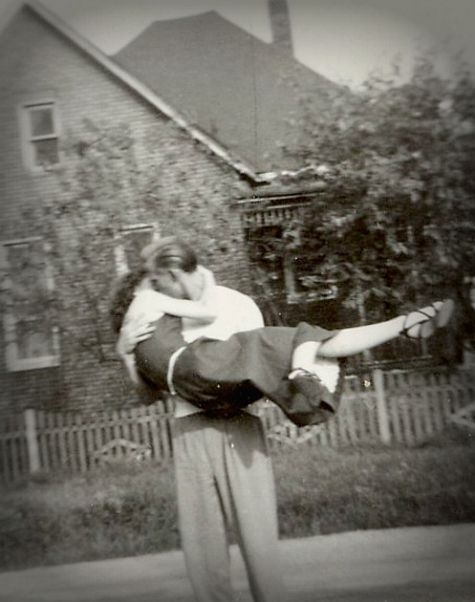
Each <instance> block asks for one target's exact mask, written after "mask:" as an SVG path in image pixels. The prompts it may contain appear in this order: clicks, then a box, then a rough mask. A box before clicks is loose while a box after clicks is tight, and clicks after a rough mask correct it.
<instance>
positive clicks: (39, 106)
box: [21, 101, 59, 172]
mask: <svg viewBox="0 0 475 602" xmlns="http://www.w3.org/2000/svg"><path fill="white" fill-rule="evenodd" d="M21 130H22V147H23V155H24V159H25V164H26V166H27V167H28V168H29V169H31V170H33V171H38V172H41V171H45V169H47V168H48V167H52V166H54V165H57V164H58V163H59V123H58V115H57V108H56V105H55V103H54V102H52V101H46V102H38V103H31V104H26V105H23V107H22V111H21Z"/></svg>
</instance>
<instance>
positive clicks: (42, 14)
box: [0, 0, 269, 183]
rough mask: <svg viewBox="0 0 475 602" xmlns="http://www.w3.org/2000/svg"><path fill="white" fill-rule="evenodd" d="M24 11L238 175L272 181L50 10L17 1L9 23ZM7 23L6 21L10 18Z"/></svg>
mask: <svg viewBox="0 0 475 602" xmlns="http://www.w3.org/2000/svg"><path fill="white" fill-rule="evenodd" d="M24 8H26V9H29V10H31V11H33V13H34V14H35V15H37V16H38V17H39V18H40V19H42V20H44V21H45V22H47V23H48V24H49V25H50V26H51V27H53V28H54V29H55V30H56V31H58V32H59V33H61V34H62V35H63V36H65V37H66V38H67V39H68V40H69V41H70V42H71V43H73V44H74V45H75V46H76V47H78V48H79V49H81V50H82V51H83V52H84V53H86V54H87V55H88V56H89V57H91V58H92V59H93V60H94V61H96V62H97V63H98V65H100V66H101V67H103V68H104V69H106V70H107V71H108V72H109V73H110V74H112V75H113V76H114V77H116V78H117V79H118V80H119V81H121V82H122V83H123V84H124V85H125V86H126V87H127V88H129V89H130V90H131V91H133V92H134V93H136V94H138V95H139V96H141V97H142V98H143V99H145V100H146V101H147V102H148V103H149V105H151V106H152V107H153V108H155V109H156V110H158V111H159V112H160V113H162V114H163V115H165V116H167V117H169V118H170V119H171V120H172V121H173V122H174V123H175V124H176V125H177V126H178V127H180V128H181V129H183V130H185V131H186V132H187V133H188V134H189V135H190V137H191V138H192V139H193V140H195V141H198V142H200V143H201V144H203V145H204V146H205V147H207V148H208V149H209V150H210V151H211V152H212V153H213V154H215V155H216V156H218V157H220V158H221V159H222V160H223V161H225V162H226V163H228V164H229V165H230V166H231V167H232V168H233V169H235V170H236V171H237V172H238V173H240V174H242V175H243V176H245V177H247V178H249V179H251V180H253V181H254V182H256V183H260V182H266V181H268V179H269V178H268V177H267V176H265V175H260V174H258V173H256V171H255V169H253V168H252V167H251V166H250V165H249V164H247V163H246V162H244V161H242V160H241V159H240V158H238V156H234V155H233V154H232V153H231V152H229V150H228V149H226V148H225V147H224V146H223V145H221V144H220V143H218V142H217V141H216V140H215V139H213V138H212V137H211V136H209V135H208V134H207V133H205V132H204V131H202V130H201V129H200V128H198V127H197V126H195V125H193V124H191V123H190V122H189V121H188V120H187V119H186V118H185V117H184V116H183V115H182V114H181V113H180V112H179V111H177V110H175V108H173V107H172V106H171V105H170V104H169V103H168V102H166V101H165V100H164V99H163V98H162V97H161V96H159V95H158V94H157V92H156V91H155V90H153V89H152V88H150V87H149V86H148V85H147V82H146V81H141V80H140V79H139V78H138V77H136V76H135V75H134V74H133V73H129V72H128V71H127V70H125V69H124V68H123V67H121V66H120V65H118V64H117V63H116V62H114V61H113V60H112V59H111V58H110V57H108V56H107V55H105V54H104V53H103V52H101V51H100V50H99V49H98V48H96V47H95V46H94V45H93V44H91V43H90V42H89V41H88V40H86V39H85V38H84V37H82V36H81V35H80V34H78V33H77V32H76V31H74V30H73V29H72V28H70V27H69V26H68V25H67V24H66V23H64V22H63V21H62V20H61V19H60V18H58V17H57V16H56V15H54V14H53V13H52V12H50V11H49V10H48V9H46V8H45V7H44V6H43V5H42V4H40V3H39V2H37V1H35V0H30V1H26V2H17V3H16V5H13V9H14V10H12V7H11V8H10V10H9V11H8V20H11V18H13V16H14V15H15V14H16V13H17V12H18V11H19V10H21V9H24ZM3 21H6V19H4V20H3ZM5 25H6V23H5V22H3V23H2V26H5ZM2 29H3V27H2ZM0 34H1V29H0Z"/></svg>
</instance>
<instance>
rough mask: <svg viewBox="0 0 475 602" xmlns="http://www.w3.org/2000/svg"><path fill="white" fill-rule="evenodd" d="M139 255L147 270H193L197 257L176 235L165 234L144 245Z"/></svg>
mask: <svg viewBox="0 0 475 602" xmlns="http://www.w3.org/2000/svg"><path fill="white" fill-rule="evenodd" d="M141 257H142V259H143V261H144V267H145V269H147V270H148V271H149V272H154V271H155V270H158V269H171V268H179V269H180V270H183V271H184V272H194V271H195V270H196V268H197V267H198V259H197V257H196V254H195V252H194V251H193V249H192V248H191V247H190V245H188V244H187V243H186V242H184V241H183V240H180V239H179V238H177V237H176V236H167V237H165V238H161V239H160V240H158V241H156V242H153V243H151V244H149V245H148V246H146V247H145V248H144V249H143V250H142V252H141Z"/></svg>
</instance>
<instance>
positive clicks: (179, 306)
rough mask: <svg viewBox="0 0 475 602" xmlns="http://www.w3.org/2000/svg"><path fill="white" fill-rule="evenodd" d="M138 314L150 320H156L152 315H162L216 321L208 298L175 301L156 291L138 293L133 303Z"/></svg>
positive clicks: (213, 309) (214, 310)
mask: <svg viewBox="0 0 475 602" xmlns="http://www.w3.org/2000/svg"><path fill="white" fill-rule="evenodd" d="M133 303H134V305H135V306H136V309H137V310H138V311H139V313H143V314H147V313H150V314H151V319H156V318H154V317H153V314H156V313H160V312H161V313H164V314H170V315H172V316H177V317H179V318H194V319H197V320H204V321H205V322H213V320H215V319H216V315H217V312H216V309H215V308H213V307H212V304H211V300H210V298H209V296H203V297H202V298H201V299H199V300H198V301H190V300H188V299H175V298H174V297H169V296H168V295H164V294H163V293H159V292H157V291H151V290H147V291H140V292H138V293H137V294H136V296H135V299H134V301H133Z"/></svg>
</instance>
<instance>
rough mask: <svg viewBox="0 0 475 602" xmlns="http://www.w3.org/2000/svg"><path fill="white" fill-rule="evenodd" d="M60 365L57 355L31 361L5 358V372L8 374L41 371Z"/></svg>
mask: <svg viewBox="0 0 475 602" xmlns="http://www.w3.org/2000/svg"><path fill="white" fill-rule="evenodd" d="M60 364H61V361H60V358H59V355H45V356H43V357H35V358H31V359H23V360H20V359H17V358H8V357H7V370H8V371H9V372H22V371H26V370H41V369H43V368H56V367H57V366H59V365H60Z"/></svg>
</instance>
